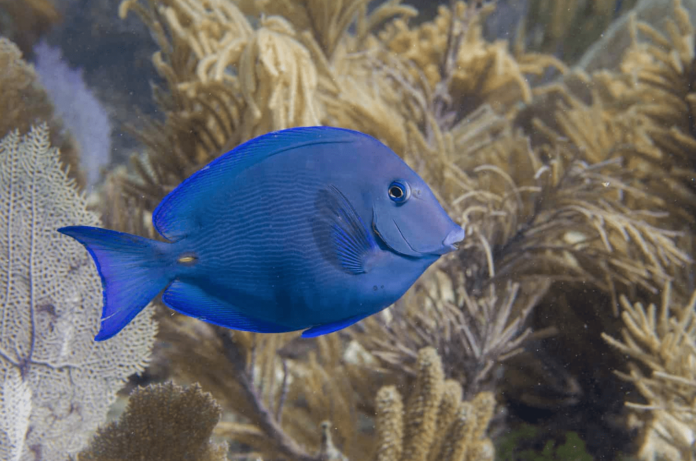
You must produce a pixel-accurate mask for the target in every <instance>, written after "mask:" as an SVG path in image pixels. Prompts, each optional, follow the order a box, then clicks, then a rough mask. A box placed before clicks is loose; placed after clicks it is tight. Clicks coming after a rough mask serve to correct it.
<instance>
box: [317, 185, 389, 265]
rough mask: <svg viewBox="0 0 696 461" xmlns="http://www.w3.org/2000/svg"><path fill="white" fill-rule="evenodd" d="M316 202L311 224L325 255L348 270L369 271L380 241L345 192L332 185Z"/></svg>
mask: <svg viewBox="0 0 696 461" xmlns="http://www.w3.org/2000/svg"><path fill="white" fill-rule="evenodd" d="M315 206H316V208H317V218H316V221H315V222H314V223H313V225H312V228H313V232H314V238H315V241H316V242H317V245H318V246H319V249H320V251H321V254H322V256H324V257H325V258H326V259H327V260H329V261H330V262H332V263H333V264H334V265H336V266H337V267H338V268H340V269H341V270H343V271H345V272H347V273H349V274H356V275H357V274H364V273H366V272H368V271H369V268H370V260H371V259H373V258H374V256H375V254H376V252H377V250H378V247H377V243H376V242H375V239H374V237H373V236H372V234H371V233H370V231H369V229H368V227H367V226H366V225H365V223H364V222H363V220H362V219H361V218H360V216H359V215H358V213H357V212H356V211H355V209H354V208H353V206H352V205H351V204H350V202H349V201H348V199H347V198H346V196H345V195H343V193H341V191H340V190H338V188H336V187H335V186H333V185H330V186H328V187H326V188H325V189H321V190H320V191H319V193H318V195H317V199H316V201H315Z"/></svg>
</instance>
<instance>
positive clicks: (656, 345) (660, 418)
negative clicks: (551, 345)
mask: <svg viewBox="0 0 696 461" xmlns="http://www.w3.org/2000/svg"><path fill="white" fill-rule="evenodd" d="M675 298H676V299H675ZM621 306H622V308H623V312H622V313H621V318H622V319H623V323H624V326H625V328H624V329H623V331H622V332H621V340H617V339H615V338H613V337H611V336H609V335H606V334H604V335H602V336H603V338H604V339H605V340H606V341H607V342H608V343H609V344H610V345H612V346H613V347H615V348H617V349H618V350H619V351H621V352H622V353H624V354H626V355H627V356H629V357H631V358H632V359H633V361H634V362H630V363H629V370H630V371H629V373H624V372H621V371H617V373H618V374H619V376H621V377H622V378H623V379H625V380H627V381H630V382H633V383H635V385H636V387H637V388H638V391H639V392H640V394H641V395H642V396H643V398H644V399H645V400H646V401H647V403H646V404H643V403H638V402H633V401H629V402H626V405H627V406H628V407H629V408H631V409H632V410H634V411H636V412H639V413H643V414H646V415H647V418H646V421H645V423H644V427H643V428H642V433H643V443H642V446H641V448H640V452H639V456H640V458H641V459H646V460H647V459H656V458H657V459H661V458H664V459H690V458H691V457H692V453H693V443H694V441H695V440H696V415H695V414H694V408H693V404H694V401H696V388H695V387H694V382H695V380H696V311H695V310H694V309H696V293H694V294H693V295H692V296H691V299H690V300H688V301H687V300H686V299H682V298H680V297H679V295H677V294H675V293H674V292H673V290H672V286H671V284H667V285H666V286H665V287H664V288H663V290H662V302H661V304H660V306H659V307H657V306H656V305H655V304H650V305H648V306H644V305H643V304H642V303H640V302H637V303H631V302H630V301H629V300H628V298H626V297H625V296H624V297H622V298H621Z"/></svg>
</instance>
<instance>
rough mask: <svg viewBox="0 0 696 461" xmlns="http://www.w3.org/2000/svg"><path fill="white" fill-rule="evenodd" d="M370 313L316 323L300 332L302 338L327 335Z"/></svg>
mask: <svg viewBox="0 0 696 461" xmlns="http://www.w3.org/2000/svg"><path fill="white" fill-rule="evenodd" d="M369 316H370V314H368V315H356V316H354V317H350V318H347V319H343V320H339V321H338V322H333V323H325V324H324V325H317V326H314V327H312V328H310V329H308V330H305V331H303V332H302V337H303V338H316V337H317V336H323V335H328V334H329V333H333V332H334V331H338V330H343V329H344V328H347V327H349V326H351V325H353V324H354V323H358V322H359V321H361V320H362V319H364V318H365V317H369Z"/></svg>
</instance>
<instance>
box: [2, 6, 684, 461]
mask: <svg viewBox="0 0 696 461" xmlns="http://www.w3.org/2000/svg"><path fill="white" fill-rule="evenodd" d="M32 3H34V2H32ZM368 3H369V2H367V1H366V0H344V1H333V0H304V1H303V0H277V1H276V0H245V1H239V2H232V1H225V0H207V1H192V0H191V1H189V0H166V1H155V0H140V1H133V0H126V1H124V2H122V3H121V8H120V11H119V12H120V14H121V16H122V17H129V16H130V17H132V15H130V14H129V13H131V12H135V13H137V15H138V17H140V18H141V19H142V21H143V22H144V23H145V24H146V25H147V27H148V28H149V31H150V32H151V34H152V36H153V37H154V38H155V40H156V41H157V44H158V46H159V47H160V50H159V51H158V52H157V53H156V54H155V55H154V56H153V64H154V66H155V67H156V69H157V70H158V72H159V74H160V76H161V81H159V82H158V84H157V85H155V86H154V90H153V97H154V99H155V101H156V103H157V104H158V107H159V110H160V112H161V113H162V114H163V118H162V119H152V120H150V121H149V122H147V123H145V124H143V122H142V119H138V120H137V121H136V119H135V118H134V119H133V120H134V122H133V124H132V126H131V130H132V131H133V132H135V134H136V135H137V136H139V138H140V139H141V140H142V142H143V144H144V146H145V148H144V152H142V153H139V154H138V155H136V156H134V159H133V162H132V165H131V167H130V169H129V170H126V169H125V168H123V167H119V168H114V169H113V170H112V172H111V173H110V174H109V177H108V178H107V179H106V181H105V183H104V186H103V189H102V192H101V195H99V196H95V197H93V203H95V206H96V207H97V208H99V209H100V210H101V211H102V212H103V220H104V224H105V227H108V228H112V229H118V230H122V231H128V232H133V233H138V234H140V235H143V236H149V237H152V236H153V230H152V228H151V225H150V224H149V221H150V220H149V215H150V214H151V213H152V211H153V210H154V208H155V206H156V205H157V203H159V201H160V200H161V199H162V197H164V195H166V194H167V193H168V192H170V191H171V190H172V189H173V188H174V187H176V186H177V185H178V184H179V183H180V182H181V181H182V180H183V179H185V178H186V177H188V176H189V175H190V174H192V173H193V172H195V171H196V170H198V169H199V168H201V167H202V166H203V165H205V164H206V163H208V162H209V161H210V160H212V159H213V158H215V157H217V156H219V155H221V154H222V153H224V152H226V151H229V150H230V149H231V148H233V147H235V146H237V145H239V144H240V143H242V142H244V141H246V140H248V139H251V138H252V137H255V136H257V135H259V134H263V133H265V132H267V131H270V130H277V129H283V128H288V127H293V126H301V125H317V124H322V125H333V126H341V127H345V128H351V129H356V130H359V131H363V132H366V133H368V134H371V135H373V136H375V137H377V138H378V139H380V140H382V141H383V142H384V143H385V144H387V145H389V146H390V147H392V148H393V149H394V150H395V151H396V152H397V153H398V154H400V155H401V156H402V157H403V158H404V159H405V160H406V161H407V162H408V163H409V164H410V165H411V166H413V167H414V169H415V170H416V171H417V172H418V174H419V175H421V176H422V177H423V178H424V179H425V180H426V181H427V182H428V183H429V184H430V185H431V186H432V188H433V190H434V193H435V194H436V195H437V197H438V199H439V201H440V202H441V203H442V204H443V206H444V208H445V209H446V211H447V212H448V213H449V214H450V215H451V216H452V217H453V218H454V219H455V220H456V221H457V222H458V223H460V224H462V225H463V226H466V228H467V235H468V237H467V240H466V241H465V242H464V245H463V246H462V249H461V250H460V252H459V253H457V254H456V255H453V256H452V257H450V258H445V259H444V260H442V261H441V262H440V263H439V264H437V265H436V266H435V267H433V268H432V269H431V270H430V271H429V272H428V273H427V274H426V275H425V276H424V277H423V278H422V279H421V280H420V281H419V283H418V284H417V286H416V287H414V289H412V290H411V291H410V292H409V293H407V295H406V296H405V297H404V298H402V299H401V300H400V301H399V302H398V303H397V304H396V305H395V306H394V307H392V308H391V309H389V310H388V311H386V312H385V313H383V314H380V315H379V316H375V317H372V318H370V319H368V320H365V321H363V322H361V323H359V324H358V325H356V326H354V327H352V328H351V329H349V330H348V331H347V332H346V333H345V334H332V335H329V336H327V337H321V338H318V339H316V340H299V339H298V338H297V335H295V334H282V335H258V334H252V333H240V332H235V333H234V334H231V333H230V332H229V331H228V330H224V329H221V328H218V327H213V326H210V325H207V324H203V323H201V322H197V321H195V320H190V319H188V318H185V317H181V316H170V315H169V314H164V311H163V310H158V311H157V312H158V313H157V314H156V316H157V318H158V321H159V328H160V332H159V335H158V338H157V344H156V348H155V359H154V361H153V363H152V365H151V366H150V368H149V369H148V371H147V372H146V374H145V376H144V377H143V378H141V379H142V380H143V382H148V381H152V380H163V379H174V380H175V381H177V382H179V383H183V384H188V383H196V382H197V383H200V385H201V387H202V388H203V390H205V391H206V392H210V393H211V394H212V396H213V397H214V398H215V400H216V401H217V402H218V404H219V405H220V406H221V407H222V409H223V415H224V417H223V420H222V421H221V422H220V423H218V424H217V425H216V426H215V429H214V433H215V435H216V436H217V437H220V438H221V439H222V440H225V441H227V442H229V443H230V451H231V452H232V453H233V455H234V456H246V457H247V458H248V459H258V458H261V459H288V460H289V459H292V460H295V459H301V460H319V459H350V460H364V459H384V460H387V459H395V460H396V459H398V460H402V461H411V460H425V459H427V460H434V459H458V460H462V459H467V460H484V459H493V457H494V446H495V444H496V442H497V441H498V440H500V435H501V434H504V433H507V432H514V431H515V430H516V429H517V428H519V427H522V425H521V424H520V421H521V420H527V421H528V422H529V421H531V422H532V423H533V424H535V425H536V426H537V427H538V428H539V431H538V432H537V435H536V436H528V437H526V438H523V439H522V440H521V441H519V444H520V446H519V447H518V448H519V450H518V451H517V453H518V454H520V459H524V458H522V453H523V452H524V453H529V452H530V450H531V451H532V452H535V453H536V452H539V453H541V452H542V450H543V447H544V446H546V445H547V443H546V442H547V441H549V443H551V447H553V445H554V444H553V440H561V439H563V438H564V437H565V435H566V433H570V431H577V432H578V433H579V434H580V437H581V438H582V439H583V440H584V441H585V442H586V443H587V449H588V450H589V451H590V452H591V453H592V454H593V455H594V456H595V457H597V458H605V459H611V458H614V457H618V456H619V455H620V454H622V453H633V454H636V455H638V456H639V457H640V458H641V459H660V457H662V458H663V459H689V456H691V451H690V450H691V445H692V444H693V440H694V438H695V436H694V434H696V425H695V424H694V419H693V407H692V403H693V401H694V398H695V397H696V395H694V387H693V380H694V377H695V374H696V368H695V367H694V364H695V363H696V361H695V360H694V359H695V357H696V351H694V350H693V342H694V328H693V320H692V317H693V316H692V315H690V314H689V312H692V311H693V309H692V308H693V302H692V301H691V295H692V290H693V287H694V283H693V282H694V281H693V273H692V263H691V261H692V259H693V256H694V246H693V235H692V230H691V228H692V226H693V221H694V209H695V207H694V204H695V203H696V202H695V201H694V185H693V178H694V169H695V168H694V160H693V150H694V143H695V141H694V139H695V136H696V132H695V130H694V128H693V124H692V123H691V119H692V116H691V113H692V109H693V101H692V99H693V97H694V96H693V91H692V88H693V85H692V84H693V81H692V80H693V75H692V72H691V69H692V67H693V63H694V62H695V56H694V46H693V43H694V29H693V25H692V22H691V20H690V19H689V14H688V12H687V10H686V8H685V7H689V8H692V9H693V7H694V5H693V2H687V1H684V5H682V2H680V1H673V2H668V3H669V11H668V13H669V14H668V15H665V16H664V20H662V19H663V18H662V17H660V18H653V17H650V15H647V16H645V15H643V16H641V11H644V9H643V10H641V9H640V8H643V7H645V5H648V4H654V3H663V4H664V3H665V2H655V1H653V2H651V1H650V0H642V1H641V2H638V3H639V5H638V7H637V8H638V9H637V10H636V12H637V14H638V15H639V16H637V17H640V18H643V19H645V20H648V21H655V27H653V26H651V25H648V24H647V23H645V22H640V21H637V20H636V16H626V17H625V18H622V19H621V21H620V22H621V23H622V24H624V26H623V27H624V28H625V34H624V35H622V36H624V37H628V40H627V45H626V48H625V49H624V48H620V49H621V52H620V53H618V52H616V50H617V48H611V47H608V48H605V50H607V51H605V52H604V54H603V55H602V56H601V57H599V58H598V57H597V54H596V50H595V51H593V53H594V54H593V61H592V62H595V63H596V62H606V61H610V62H612V64H613V65H611V66H609V65H607V66H606V69H605V68H600V69H599V70H596V71H595V70H593V72H592V73H589V72H583V71H582V70H580V69H574V70H570V69H569V68H568V65H567V64H566V63H567V62H572V61H574V60H575V59H576V57H577V53H578V50H579V49H582V48H583V47H586V46H587V45H588V44H589V43H588V42H589V40H588V39H587V37H588V36H590V35H592V34H589V35H585V34H574V33H573V32H574V30H576V29H574V27H572V26H574V25H584V26H587V25H588V24H589V25H590V26H592V27H599V26H597V24H599V23H598V22H593V21H595V20H596V19H597V18H598V17H599V16H598V15H596V14H585V13H586V12H588V11H589V12H592V11H596V12H598V13H601V21H599V22H601V23H604V24H608V23H609V22H610V20H607V15H614V14H615V12H614V10H612V11H609V10H610V8H608V7H607V5H606V3H613V2H589V3H587V2H581V1H580V0H563V1H559V2H549V1H544V0H536V1H534V0H530V2H529V4H530V5H531V7H530V8H529V9H528V10H527V11H528V12H534V11H543V12H544V13H545V14H544V15H542V16H543V18H542V19H543V20H542V21H539V18H540V16H531V15H530V16H527V18H525V20H524V21H525V24H527V26H526V27H527V29H521V32H520V33H518V34H517V35H515V36H514V40H513V41H505V40H487V39H484V38H483V37H484V32H485V31H487V30H489V29H487V27H488V24H489V23H488V22H487V20H486V18H487V17H491V16H490V15H493V14H495V11H494V5H487V6H486V5H482V4H481V2H474V1H472V2H468V3H464V2H452V3H451V4H450V6H448V7H445V6H440V7H439V9H438V11H437V14H436V15H435V17H433V18H431V19H428V20H421V19H419V18H418V17H417V13H418V12H417V11H416V10H415V9H414V8H413V7H410V6H407V5H403V4H401V3H400V2H398V1H388V2H382V3H376V2H375V3H374V4H372V5H370V6H371V8H368ZM631 3H632V2H627V1H626V2H623V6H621V8H622V9H623V8H628V7H629V4H631ZM93 4H94V5H96V2H95V3H93ZM581 4H591V5H594V7H596V8H595V9H592V8H588V9H583V8H581ZM661 7H664V5H661ZM95 8H96V7H95ZM549 8H550V9H549ZM110 11H111V12H112V13H113V11H112V10H110ZM661 11H664V10H661ZM692 11H693V10H692ZM546 13H548V14H546ZM561 13H563V14H561ZM566 13H567V14H566ZM529 14H535V15H536V14H537V13H529ZM417 20H421V22H418V23H416V21H417ZM618 23H619V22H617V24H618ZM530 24H547V25H539V26H536V25H535V27H538V28H537V30H536V32H535V31H533V30H531V28H530V27H529V25H530ZM592 27H590V28H592ZM539 31H541V32H543V33H538V32H539ZM95 33H96V32H95ZM574 35H578V37H579V38H578V41H580V40H583V41H585V45H583V46H579V45H578V46H579V48H575V49H572V47H571V48H569V49H570V50H571V51H570V56H564V55H563V53H557V52H556V51H557V50H558V44H565V43H567V42H568V41H569V40H573V39H574V38H575V37H574ZM580 35H582V37H580ZM618 35H621V34H620V33H619V34H618ZM592 36H593V37H596V35H592ZM537 39H538V40H537ZM143 40H145V39H143ZM526 46H528V47H529V48H527V47H526ZM539 49H541V50H544V51H552V52H554V53H555V54H556V55H557V56H561V57H562V58H563V59H564V60H566V59H567V60H566V61H565V62H564V61H562V60H561V59H559V58H558V57H554V56H551V55H548V54H541V53H538V52H536V51H532V50H539ZM612 53H615V54H614V55H612ZM607 55H609V56H608V57H607ZM600 58H601V59H600ZM579 62H583V59H580V60H579ZM549 82H550V83H549ZM0 90H1V88H0ZM9 104H10V107H14V108H23V107H24V105H25V104H26V105H30V104H29V103H26V102H23V101H20V100H17V99H15V100H12V101H11V102H10V103H9ZM17 123H19V121H18V122H17ZM22 123H24V121H23V122H22ZM26 129H28V127H27V128H21V131H22V132H25V131H26ZM71 224H76V223H71ZM83 256H84V258H87V256H86V254H84V255H83ZM97 292H98V290H97ZM92 295H94V294H93V293H92ZM645 306H648V307H645ZM655 306H660V307H659V308H658V307H655ZM98 309H99V306H96V305H95V308H94V311H93V315H95V316H96V315H98ZM110 341H111V340H110ZM430 347H432V348H434V349H435V351H433V349H430ZM615 370H618V372H619V373H618V374H615V373H614V371H615ZM3 382H4V383H5V387H4V388H3V389H7V391H4V392H5V394H3V395H12V396H15V397H13V400H16V401H18V402H26V401H27V396H28V395H29V393H28V391H27V388H26V386H25V387H23V386H22V383H21V382H20V381H19V380H18V377H17V376H16V375H11V374H7V375H6V377H5V380H4V381H3ZM187 395H194V393H190V394H187ZM3 398H4V399H7V398H6V397H3ZM625 401H626V402H628V405H625V404H624V403H625ZM12 408H26V406H24V407H21V406H20V405H18V404H17V405H14V406H13V407H12ZM472 409H473V410H472ZM190 411H191V412H194V411H196V410H195V409H193V408H192V409H191V410H190ZM200 411H201V413H206V412H207V411H208V410H206V406H204V405H201V406H200ZM472 412H473V413H475V414H477V415H481V416H480V421H481V422H480V424H479V423H476V424H473V422H474V419H473V418H472V417H471V416H470V415H471V414H472ZM25 414H26V411H25V412H24V413H22V412H21V411H20V412H18V413H17V415H18V416H16V420H17V421H18V423H17V424H15V425H13V426H12V431H10V432H11V433H12V434H13V437H14V440H19V439H21V438H22V434H24V435H26V434H28V433H29V432H28V431H24V427H25V426H24V425H23V423H22V422H21V421H23V420H24V418H25V416H24V415H25ZM568 415H570V416H571V417H569V416H568ZM478 418H479V417H477V419H476V421H478ZM375 424H376V428H373V427H374V425H375ZM433 427H435V429H433ZM3 430H5V431H7V429H3ZM154 433H155V432H153V434H154ZM159 433H164V432H159ZM474 435H475V436H474ZM178 436H180V435H178ZM87 437H88V435H85V436H84V437H83V436H80V440H84V439H86V438H87ZM175 437H177V436H175ZM126 443H132V444H137V443H140V442H138V439H136V438H132V439H130V440H129V442H126ZM581 455H583V453H578V454H577V458H580V457H581ZM166 456H167V454H165V453H163V454H162V457H163V459H165V458H166ZM65 457H67V455H66V456H65ZM65 457H62V458H61V457H60V456H59V455H56V459H64V458H65ZM242 459H243V458H242ZM542 459H543V458H542Z"/></svg>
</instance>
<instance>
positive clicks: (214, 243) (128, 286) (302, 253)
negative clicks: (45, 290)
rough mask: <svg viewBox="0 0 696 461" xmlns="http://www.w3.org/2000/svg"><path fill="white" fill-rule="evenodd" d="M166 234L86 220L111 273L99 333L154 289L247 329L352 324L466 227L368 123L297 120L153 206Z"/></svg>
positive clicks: (188, 311)
mask: <svg viewBox="0 0 696 461" xmlns="http://www.w3.org/2000/svg"><path fill="white" fill-rule="evenodd" d="M152 220H153V224H154V226H155V229H156V230H157V232H159V233H160V234H161V235H162V236H163V237H164V238H165V239H166V240H167V242H159V241H155V240H150V239H146V238H142V237H138V236H135V235H130V234H126V233H121V232H116V231H112V230H107V229H100V228H96V227H87V226H71V227H63V228H61V229H58V231H59V232H61V233H63V234H65V235H69V236H70V237H73V238H74V239H76V240H77V241H79V242H80V243H82V244H83V245H84V246H85V247H86V248H87V250H88V251H89V253H90V255H91V256H92V258H93V259H94V262H95V264H96V266H97V269H98V271H99V274H100V276H101V281H102V287H103V296H104V301H103V304H104V306H103V311H102V318H101V328H100V330H99V333H98V334H97V336H96V338H95V340H97V341H101V340H105V339H108V338H111V337H112V336H114V335H116V334H117V333H118V332H119V331H121V329H123V328H124V327H125V326H126V325H127V324H128V323H129V322H130V321H131V320H132V319H133V318H134V317H135V316H136V315H137V314H138V313H139V312H140V311H141V310H142V309H143V308H144V307H145V306H146V305H147V304H148V303H149V302H150V301H151V300H152V299H153V298H155V297H156V296H157V295H158V294H159V293H160V292H162V291H163V290H164V293H163V294H162V300H163V301H164V303H165V304H166V305H167V306H168V307H169V308H171V309H173V310H175V311H177V312H180V313H182V314H185V315H188V316H191V317H194V318H197V319H200V320H204V321H206V322H210V323H212V324H216V325H221V326H224V327H227V328H232V329H235V330H243V331H254V332H264V333H280V332H287V331H297V330H305V331H304V332H303V334H302V336H304V337H314V336H319V335H323V334H327V333H331V332H333V331H337V330H340V329H342V328H345V327H347V326H349V325H352V324H353V323H355V322H358V321H359V320H361V319H363V318H365V317H368V316H370V315H372V314H375V313H377V312H379V311H381V310H382V309H384V308H386V307H387V306H389V305H391V304H393V303H394V302H395V301H396V300H397V299H399V298H400V297H401V296H402V295H403V294H404V293H405V292H406V290H408V288H409V287H410V286H411V285H413V283H414V282H415V281H416V280H417V279H418V277H420V275H421V274H422V273H423V272H424V271H425V269H427V268H428V266H430V265H431V264H432V263H433V262H435V261H436V260H437V259H438V258H439V257H440V256H441V255H443V254H445V253H448V252H450V251H453V250H455V249H456V248H457V244H458V243H459V242H460V241H461V240H462V239H463V238H464V230H463V229H462V228H461V227H460V226H459V225H457V224H456V223H455V222H453V221H452V220H451V219H450V217H449V216H448V215H447V213H446V212H445V210H443V208H442V207H441V206H440V204H439V203H438V201H437V199H436V198H435V196H434V195H433V193H432V191H431V190H430V188H429V187H428V185H427V184H426V183H425V182H424V181H423V179H422V178H420V177H419V176H418V175H417V174H416V173H415V172H414V171H413V170H411V168H409V167H408V165H406V163H404V161H403V160H401V158H399V156H397V155H396V154H395V153H394V152H393V151H392V150H391V149H389V148H388V147H387V146H385V145H384V144H382V143H381V142H380V141H378V140H377V139H375V138H373V137H371V136H368V135H366V134H364V133H360V132H357V131H351V130H346V129H341V128H332V127H302V128H291V129H287V130H282V131H278V132H273V133H268V134H265V135H262V136H259V137H257V138H254V139H252V140H250V141H248V142H246V143H244V144H241V145H240V146H238V147H237V148H235V149H233V150H232V151H230V152H228V153H227V154H224V155H222V156H221V157H219V158H217V159H216V160H214V161H212V162H211V163H210V164H209V165H207V166H205V167H203V168H202V169H201V170H199V171H197V172H196V173H194V174H193V175H192V176H191V177H189V178H188V179H186V180H185V181H184V182H183V183H181V185H179V187H177V188H176V189H175V190H174V191H172V192H171V193H170V194H169V195H167V196H166V197H165V198H164V199H163V200H162V202H161V203H160V204H159V206H158V207H157V209H156V210H155V212H154V214H153V218H152Z"/></svg>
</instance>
